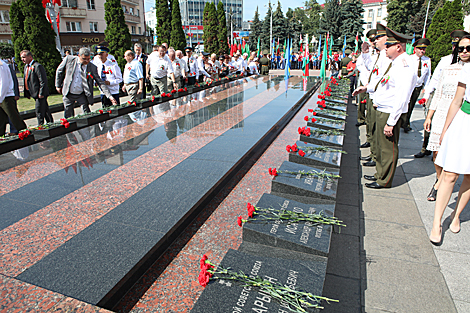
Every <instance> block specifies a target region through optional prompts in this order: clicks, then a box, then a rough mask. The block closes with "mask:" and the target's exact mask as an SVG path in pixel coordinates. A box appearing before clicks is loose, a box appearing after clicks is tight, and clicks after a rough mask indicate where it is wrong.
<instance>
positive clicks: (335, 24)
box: [318, 0, 342, 41]
mask: <svg viewBox="0 0 470 313" xmlns="http://www.w3.org/2000/svg"><path fill="white" fill-rule="evenodd" d="M341 12H342V11H341V5H340V3H339V1H338V0H326V1H325V7H324V9H323V14H322V16H321V18H320V25H319V31H318V32H319V33H320V34H322V35H326V33H328V32H330V36H333V39H334V40H336V41H337V40H338V38H341V35H342V33H341V25H342V16H341ZM323 38H325V37H323Z"/></svg>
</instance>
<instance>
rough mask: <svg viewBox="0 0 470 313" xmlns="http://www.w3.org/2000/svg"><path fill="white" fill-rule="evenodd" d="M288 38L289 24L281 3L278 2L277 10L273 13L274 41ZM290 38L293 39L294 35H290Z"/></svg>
mask: <svg viewBox="0 0 470 313" xmlns="http://www.w3.org/2000/svg"><path fill="white" fill-rule="evenodd" d="M287 36H288V34H287V23H286V19H285V17H284V13H282V7H281V3H280V2H279V0H278V1H277V8H276V10H274V12H273V39H274V40H276V39H277V38H280V39H281V40H282V39H283V38H286V37H287ZM289 36H290V37H291V38H292V36H293V34H289Z"/></svg>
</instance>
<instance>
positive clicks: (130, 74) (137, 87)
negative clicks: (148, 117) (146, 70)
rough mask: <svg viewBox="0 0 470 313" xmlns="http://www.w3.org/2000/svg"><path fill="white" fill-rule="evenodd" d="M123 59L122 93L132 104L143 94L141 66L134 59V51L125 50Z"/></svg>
mask: <svg viewBox="0 0 470 313" xmlns="http://www.w3.org/2000/svg"><path fill="white" fill-rule="evenodd" d="M124 58H125V59H126V61H127V64H126V66H125V67H124V86H122V91H124V92H127V94H128V95H129V96H130V97H131V99H130V101H131V102H134V101H135V100H136V99H137V98H138V97H139V96H138V95H141V94H142V93H143V89H144V74H143V70H142V64H141V63H140V62H139V61H137V60H136V59H135V54H134V51H131V50H127V51H126V52H125V53H124ZM139 98H140V97H139Z"/></svg>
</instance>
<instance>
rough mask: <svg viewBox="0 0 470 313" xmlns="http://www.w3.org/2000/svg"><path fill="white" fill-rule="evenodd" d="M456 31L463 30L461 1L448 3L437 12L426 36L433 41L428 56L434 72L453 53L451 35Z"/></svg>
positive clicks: (427, 51)
mask: <svg viewBox="0 0 470 313" xmlns="http://www.w3.org/2000/svg"><path fill="white" fill-rule="evenodd" d="M456 29H463V11H462V4H461V2H460V0H454V1H447V2H446V3H445V4H444V6H443V7H442V8H440V9H439V10H437V12H436V14H435V15H434V17H433V19H432V23H431V26H429V31H428V32H427V35H426V38H428V39H429V40H430V41H431V45H430V46H429V47H428V48H427V49H426V55H427V56H429V57H430V58H431V65H432V70H433V71H434V69H435V68H436V66H437V64H438V63H439V61H440V60H441V58H442V57H443V56H446V55H449V54H451V53H452V45H451V42H452V38H451V37H450V33H451V32H452V31H454V30H456Z"/></svg>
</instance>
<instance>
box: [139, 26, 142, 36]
mask: <svg viewBox="0 0 470 313" xmlns="http://www.w3.org/2000/svg"><path fill="white" fill-rule="evenodd" d="M139 35H142V27H139Z"/></svg>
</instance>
